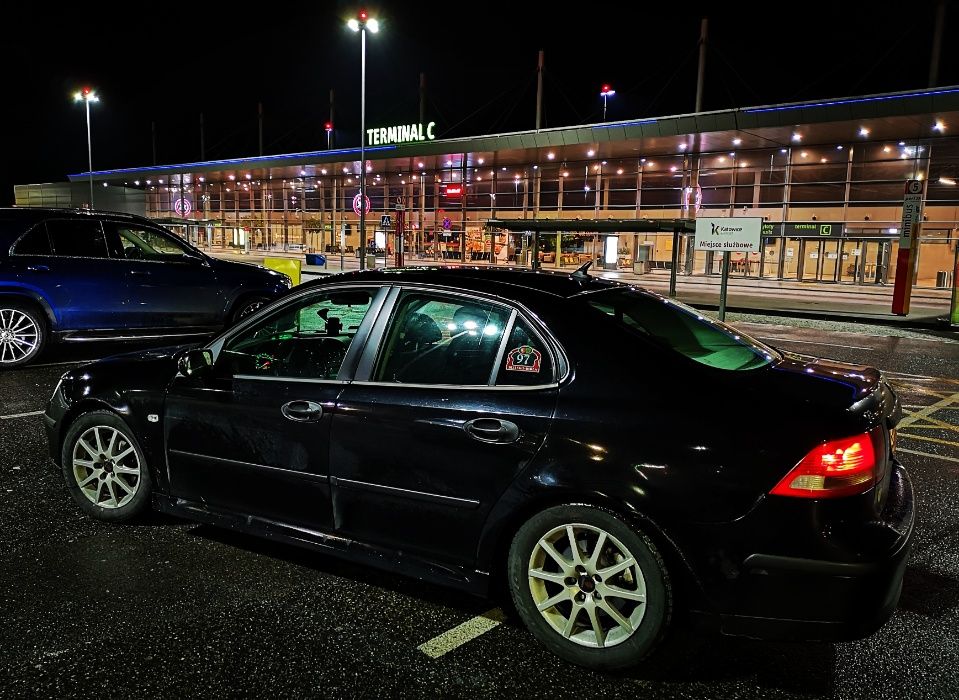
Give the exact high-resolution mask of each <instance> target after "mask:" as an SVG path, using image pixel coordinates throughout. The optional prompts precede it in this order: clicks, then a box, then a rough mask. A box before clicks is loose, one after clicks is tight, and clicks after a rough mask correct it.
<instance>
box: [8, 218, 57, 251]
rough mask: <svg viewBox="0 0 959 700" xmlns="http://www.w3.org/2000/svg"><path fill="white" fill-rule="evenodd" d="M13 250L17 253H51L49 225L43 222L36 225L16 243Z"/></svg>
mask: <svg viewBox="0 0 959 700" xmlns="http://www.w3.org/2000/svg"><path fill="white" fill-rule="evenodd" d="M13 252H14V254H16V255H50V239H49V238H48V237H47V227H46V226H44V225H43V224H42V223H41V224H37V225H36V226H34V227H33V228H32V229H30V230H29V231H28V232H27V233H26V234H25V235H24V236H23V237H22V238H21V239H20V240H19V241H17V242H16V244H14V246H13Z"/></svg>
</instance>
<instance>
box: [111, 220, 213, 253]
mask: <svg viewBox="0 0 959 700" xmlns="http://www.w3.org/2000/svg"><path fill="white" fill-rule="evenodd" d="M108 226H111V227H112V228H113V230H114V231H116V233H117V236H118V237H119V239H120V246H121V249H122V251H123V257H124V258H126V259H128V260H153V261H177V260H183V259H184V258H193V257H194V255H193V254H192V252H191V251H190V249H189V248H187V246H186V245H184V244H182V243H180V242H179V241H177V240H176V239H175V238H173V237H172V236H168V235H165V234H163V233H160V232H159V231H155V230H153V229H150V228H146V227H145V226H138V225H136V224H127V223H120V222H116V223H111V224H108Z"/></svg>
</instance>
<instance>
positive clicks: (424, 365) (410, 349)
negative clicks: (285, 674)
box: [330, 288, 557, 565]
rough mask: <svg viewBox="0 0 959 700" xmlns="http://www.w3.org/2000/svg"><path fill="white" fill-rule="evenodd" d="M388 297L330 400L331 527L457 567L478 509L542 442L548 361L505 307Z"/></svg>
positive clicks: (414, 294)
mask: <svg viewBox="0 0 959 700" xmlns="http://www.w3.org/2000/svg"><path fill="white" fill-rule="evenodd" d="M393 296H394V297H395V301H394V302H393V303H392V307H391V313H390V314H389V315H387V314H385V313H384V314H381V316H380V321H379V322H378V324H377V328H376V329H374V334H373V337H372V338H371V341H370V343H369V344H368V345H367V349H366V352H365V353H364V356H363V358H362V359H361V360H360V365H359V367H358V369H357V375H356V380H355V381H354V382H352V383H351V384H349V385H348V386H346V387H345V388H344V390H343V392H342V394H341V395H340V397H339V400H338V401H337V407H336V416H335V417H334V419H333V434H332V443H331V444H332V447H331V456H330V474H331V481H332V491H333V503H334V515H335V518H336V527H337V530H338V533H339V534H342V535H344V536H346V537H349V538H353V539H357V540H361V541H364V542H367V543H371V544H377V545H381V546H385V547H388V548H392V549H395V550H402V551H403V552H408V553H413V554H415V555H418V556H421V557H424V558H428V559H432V560H442V561H447V562H450V563H452V564H458V565H469V564H470V563H472V562H473V560H474V558H475V552H476V545H477V541H478V538H479V534H480V532H481V530H482V527H483V525H484V523H485V521H486V517H487V515H488V513H489V511H490V509H491V508H492V506H493V505H494V504H495V503H496V501H497V500H498V499H499V497H500V496H501V495H502V494H503V492H504V491H505V490H506V489H507V487H508V486H509V484H510V483H511V482H512V481H513V479H514V478H515V477H516V476H517V475H518V474H519V473H520V471H522V470H523V468H524V467H525V466H526V465H527V464H528V463H529V462H530V460H532V459H533V458H534V456H535V455H536V452H537V450H538V449H539V448H540V446H541V445H542V444H543V442H544V440H545V439H546V435H547V432H548V430H549V427H550V424H551V420H552V416H553V413H554V409H555V406H556V399H557V382H556V376H557V375H556V372H555V370H554V368H555V366H556V353H555V350H554V347H553V346H552V345H551V344H547V343H546V342H545V341H544V339H543V337H542V335H541V334H540V333H539V332H537V331H535V330H534V329H533V328H532V326H531V325H530V324H529V323H528V322H527V321H526V319H525V318H524V317H523V316H522V315H521V314H518V313H517V309H515V308H513V307H511V306H509V305H507V304H504V303H501V302H497V301H491V300H487V299H484V298H480V297H476V296H471V295H464V294H462V293H458V292H452V291H430V290H425V289H423V290H421V289H413V288H405V289H403V290H402V291H400V290H396V291H395V292H394V295H393ZM378 338H379V339H382V340H381V341H380V342H379V344H378V346H377V344H376V342H375V339H378ZM521 349H523V350H528V351H529V352H521V351H520V350H521Z"/></svg>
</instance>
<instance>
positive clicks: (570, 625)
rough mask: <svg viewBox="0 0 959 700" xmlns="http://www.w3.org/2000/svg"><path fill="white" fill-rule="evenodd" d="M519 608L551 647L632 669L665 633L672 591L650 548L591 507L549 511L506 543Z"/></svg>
mask: <svg viewBox="0 0 959 700" xmlns="http://www.w3.org/2000/svg"><path fill="white" fill-rule="evenodd" d="M508 572H509V587H510V592H511V594H512V598H513V602H514V604H515V605H516V610H517V612H518V613H519V615H520V617H521V618H522V619H523V622H524V623H525V624H526V626H527V627H528V628H529V629H530V631H531V632H532V633H533V635H534V636H536V638H537V639H539V641H540V642H542V643H543V644H544V645H545V646H546V647H547V648H548V649H549V650H550V651H552V652H553V653H554V654H556V655H557V656H560V657H562V658H564V659H566V660H567V661H570V662H572V663H575V664H579V665H581V666H585V667H587V668H592V669H597V670H611V669H619V668H626V667H629V666H634V665H636V664H638V663H639V662H640V661H642V660H643V659H644V658H646V657H647V656H648V655H649V654H650V653H651V652H652V651H653V649H654V648H655V647H656V645H657V644H658V643H659V641H660V640H661V639H662V638H663V636H664V634H665V632H666V629H667V627H668V625H669V620H670V613H671V609H672V589H671V586H670V581H669V576H668V574H667V571H666V566H665V564H664V563H663V560H662V557H661V556H660V555H659V552H658V551H657V550H656V547H655V545H654V544H653V543H652V542H651V541H650V540H649V539H648V538H647V537H646V536H645V535H643V534H642V533H640V532H638V531H636V530H635V529H633V528H632V527H630V526H629V525H627V524H626V523H625V522H623V521H622V520H621V519H620V518H618V517H617V516H615V515H613V514H612V513H610V512H608V511H606V510H603V509H600V508H595V507H592V506H585V505H567V506H557V507H554V508H549V509H548V510H544V511H543V512H541V513H539V514H538V515H535V516H534V517H533V518H531V519H530V520H529V521H527V522H526V523H525V524H524V525H523V526H522V527H521V528H520V529H519V531H518V532H517V533H516V536H515V538H514V539H513V544H512V546H511V547H510V552H509V562H508Z"/></svg>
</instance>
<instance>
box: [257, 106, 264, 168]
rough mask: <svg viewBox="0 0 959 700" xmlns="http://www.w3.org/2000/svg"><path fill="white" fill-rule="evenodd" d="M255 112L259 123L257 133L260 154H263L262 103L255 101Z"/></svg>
mask: <svg viewBox="0 0 959 700" xmlns="http://www.w3.org/2000/svg"><path fill="white" fill-rule="evenodd" d="M256 113H257V121H258V123H259V134H260V155H261V156H262V155H263V103H262V102H257V103H256Z"/></svg>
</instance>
